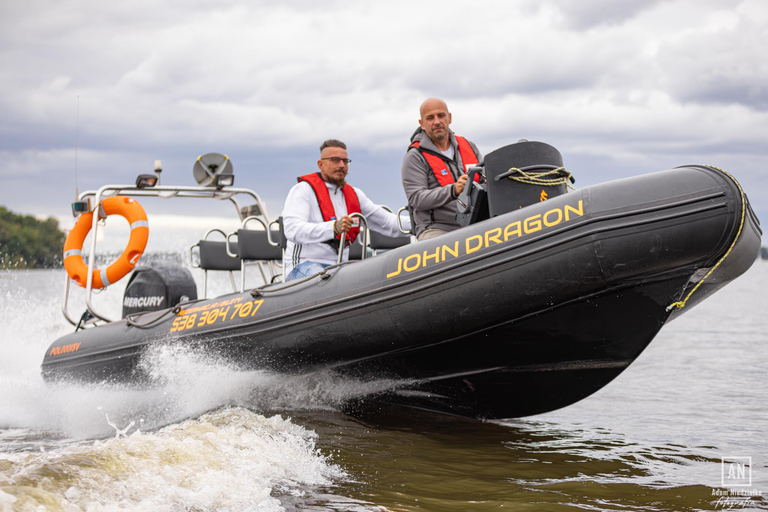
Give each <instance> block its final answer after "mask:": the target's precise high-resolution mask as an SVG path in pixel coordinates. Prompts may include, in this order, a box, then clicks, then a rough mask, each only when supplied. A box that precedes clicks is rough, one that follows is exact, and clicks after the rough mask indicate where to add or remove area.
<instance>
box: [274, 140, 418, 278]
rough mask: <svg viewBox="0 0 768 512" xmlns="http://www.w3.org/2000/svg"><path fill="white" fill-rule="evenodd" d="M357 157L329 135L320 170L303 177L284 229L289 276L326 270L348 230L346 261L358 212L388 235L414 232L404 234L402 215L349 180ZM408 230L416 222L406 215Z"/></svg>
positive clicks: (292, 197)
mask: <svg viewBox="0 0 768 512" xmlns="http://www.w3.org/2000/svg"><path fill="white" fill-rule="evenodd" d="M350 162H351V160H350V159H349V158H348V157H347V146H346V144H344V143H343V142H341V141H340V140H335V139H329V140H326V141H325V142H323V144H322V145H321V146H320V160H318V161H317V167H318V168H319V169H320V172H315V173H312V174H307V175H304V176H301V177H299V178H298V181H299V183H298V184H296V185H294V186H293V187H292V188H291V190H290V192H288V197H287V198H286V199H285V207H284V208H283V229H284V231H285V237H286V238H287V239H288V245H287V246H286V249H285V257H284V258H283V275H285V276H286V278H285V280H286V281H290V280H292V279H298V278H302V277H307V276H311V275H314V274H317V273H318V272H321V271H322V270H323V269H325V268H326V267H328V266H330V265H333V264H335V263H336V262H337V261H338V255H339V240H340V238H341V234H342V233H345V234H346V235H345V244H344V245H345V247H344V248H342V249H341V250H343V251H344V253H343V259H342V261H346V260H347V259H348V258H349V249H348V248H347V247H346V246H348V245H349V244H351V243H352V242H354V241H355V238H356V237H357V235H358V233H359V231H360V227H359V225H355V224H357V223H356V222H353V218H352V217H350V215H352V214H353V213H362V214H363V215H364V216H365V219H366V221H367V222H368V227H369V228H370V229H372V230H374V231H377V232H379V233H381V234H383V235H387V236H408V235H404V234H403V233H402V232H400V228H399V227H398V224H397V216H396V215H395V214H393V213H390V212H388V211H387V210H385V209H383V208H381V207H380V206H378V205H376V204H374V203H373V202H372V201H371V200H370V199H368V197H367V196H366V195H365V194H364V193H363V191H362V190H360V189H359V188H356V187H352V186H351V185H349V184H347V182H346V177H347V173H348V172H349V164H350ZM403 227H404V228H405V229H410V221H407V220H406V219H404V226H403Z"/></svg>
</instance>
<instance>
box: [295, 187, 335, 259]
mask: <svg viewBox="0 0 768 512" xmlns="http://www.w3.org/2000/svg"><path fill="white" fill-rule="evenodd" d="M316 203H317V198H316V197H315V193H314V191H313V190H312V188H311V186H310V185H309V184H308V183H303V182H302V183H299V184H297V185H295V186H294V187H293V188H291V190H290V192H288V197H286V198H285V207H284V208H283V228H284V229H285V237H286V238H287V239H288V240H290V241H291V242H293V243H294V244H311V243H318V242H325V241H326V240H331V239H332V238H333V237H334V236H335V234H334V232H333V221H328V222H325V221H323V220H322V215H321V214H320V213H319V211H320V207H319V206H318V207H317V208H316V210H317V211H314V209H313V206H314V205H315V204H316Z"/></svg>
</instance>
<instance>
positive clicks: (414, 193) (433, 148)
mask: <svg viewBox="0 0 768 512" xmlns="http://www.w3.org/2000/svg"><path fill="white" fill-rule="evenodd" d="M419 114H420V119H419V129H418V130H416V133H414V134H413V137H411V145H410V146H409V147H408V151H407V152H406V154H405V158H403V166H402V169H401V174H402V180H403V189H404V190H405V195H406V197H407V198H408V204H409V205H411V206H412V207H413V210H414V211H413V219H414V223H415V225H414V230H415V231H414V232H415V234H416V238H417V239H418V240H428V239H430V238H434V237H436V236H440V235H442V234H444V233H447V232H449V231H453V230H454V229H458V228H459V227H461V226H459V223H458V222H456V198H457V197H458V196H459V194H461V192H462V191H463V190H464V187H465V185H466V183H467V168H469V167H472V166H474V165H477V163H478V162H480V161H481V160H482V155H481V154H480V151H479V150H478V149H477V146H475V145H474V144H473V143H472V142H469V141H468V140H467V139H465V138H463V137H458V136H456V135H455V134H454V133H453V132H452V131H451V130H450V128H449V126H450V124H451V113H450V112H449V111H448V105H446V103H445V102H444V101H443V100H441V99H438V98H430V99H428V100H426V101H425V102H424V103H422V104H421V108H420V110H419Z"/></svg>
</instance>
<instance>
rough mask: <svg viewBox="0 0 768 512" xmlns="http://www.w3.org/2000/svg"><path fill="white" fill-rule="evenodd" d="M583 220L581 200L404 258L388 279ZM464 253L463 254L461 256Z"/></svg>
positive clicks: (399, 261) (398, 261)
mask: <svg viewBox="0 0 768 512" xmlns="http://www.w3.org/2000/svg"><path fill="white" fill-rule="evenodd" d="M583 216H584V201H583V200H582V199H579V202H578V203H577V204H576V205H575V206H572V205H568V204H566V205H565V206H563V207H562V208H553V209H551V210H549V211H547V212H546V213H544V214H543V215H542V214H540V213H537V214H536V215H532V216H530V217H527V218H525V219H523V220H522V221H519V220H518V221H515V222H511V223H509V224H507V225H506V226H504V227H503V228H500V227H499V228H493V229H489V230H488V231H486V232H485V233H483V234H481V235H472V236H469V237H467V238H465V239H464V240H463V241H460V240H457V241H455V242H453V245H448V244H443V245H441V246H439V247H437V248H435V250H434V251H433V252H429V251H421V252H417V253H414V254H411V255H409V256H406V257H404V258H398V260H397V269H396V270H394V271H392V272H390V273H388V274H387V279H390V278H392V277H397V276H399V275H401V274H402V273H403V272H405V273H409V272H415V271H417V270H419V269H422V268H426V267H431V266H434V265H437V264H440V263H444V262H446V261H448V260H450V259H454V258H458V257H459V256H462V255H467V254H472V253H474V252H477V251H479V250H481V249H487V248H489V247H491V246H492V245H500V244H503V243H505V242H509V241H510V240H514V239H517V238H520V237H523V236H525V235H529V234H531V233H536V232H538V231H541V230H543V229H546V228H552V227H555V226H558V225H560V224H562V223H563V222H568V221H570V220H571V219H575V218H578V217H583ZM462 249H463V254H462V252H461V251H462Z"/></svg>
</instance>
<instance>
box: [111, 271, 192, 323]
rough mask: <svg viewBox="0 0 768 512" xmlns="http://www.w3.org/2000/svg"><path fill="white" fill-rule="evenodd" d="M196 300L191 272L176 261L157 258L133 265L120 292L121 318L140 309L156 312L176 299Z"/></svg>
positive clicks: (173, 302)
mask: <svg viewBox="0 0 768 512" xmlns="http://www.w3.org/2000/svg"><path fill="white" fill-rule="evenodd" d="M188 300H197V285H196V284H195V280H194V278H193V277H192V273H191V272H190V271H189V270H188V269H186V268H184V267H182V266H181V265H178V264H176V263H170V262H167V261H158V262H154V263H152V266H151V267H136V269H135V270H134V271H133V274H132V275H131V279H130V281H128V286H127V287H126V288H125V294H124V295H123V318H125V317H126V316H128V315H131V314H133V313H140V312H143V311H158V310H161V309H167V308H171V307H173V306H175V305H176V304H178V303H180V302H186V301H188Z"/></svg>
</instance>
